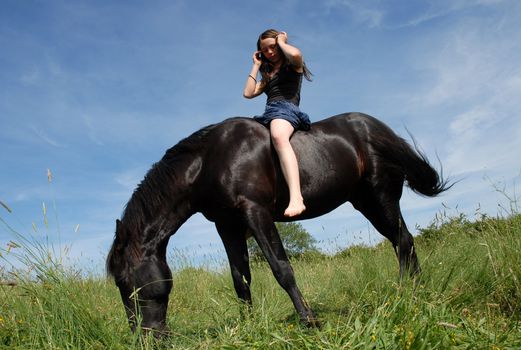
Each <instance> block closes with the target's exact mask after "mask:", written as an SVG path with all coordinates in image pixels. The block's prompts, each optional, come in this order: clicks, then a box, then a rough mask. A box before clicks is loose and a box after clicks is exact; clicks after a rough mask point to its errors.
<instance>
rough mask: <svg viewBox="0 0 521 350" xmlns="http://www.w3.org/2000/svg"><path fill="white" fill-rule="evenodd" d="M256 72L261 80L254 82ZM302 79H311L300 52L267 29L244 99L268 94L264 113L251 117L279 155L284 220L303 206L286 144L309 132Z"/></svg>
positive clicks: (294, 160)
mask: <svg viewBox="0 0 521 350" xmlns="http://www.w3.org/2000/svg"><path fill="white" fill-rule="evenodd" d="M259 73H260V75H261V80H260V81H257V75H258V74H259ZM302 76H304V77H305V78H306V79H307V80H311V72H310V71H309V70H308V69H307V68H306V65H305V64H304V60H303V58H302V53H301V52H300V50H299V49H298V48H296V47H295V46H292V45H290V44H288V35H287V34H286V33H285V32H278V31H276V30H274V29H269V30H267V31H265V32H264V33H262V34H261V35H260V36H259V39H258V40H257V51H255V53H254V54H253V67H252V68H251V71H250V75H249V76H248V78H247V80H246V85H245V86H244V93H243V94H244V97H246V98H253V97H256V96H259V95H260V94H261V93H263V92H264V93H266V95H268V100H267V102H266V110H265V111H264V114H263V115H262V116H259V117H255V119H256V120H257V121H259V122H260V123H262V124H264V125H266V126H268V127H269V129H270V134H271V140H272V143H273V146H274V147H275V150H276V151H277V154H278V156H279V160H280V164H281V168H282V173H283V174H284V178H285V179H286V183H287V184H288V188H289V205H288V207H287V208H286V210H285V211H284V215H285V216H288V217H292V216H297V215H300V214H301V213H302V212H303V211H304V210H306V206H305V205H304V199H303V197H302V193H301V192H300V178H299V170H298V163H297V158H296V156H295V152H294V151H293V148H292V147H291V144H290V143H289V139H290V137H291V135H292V134H293V132H294V131H295V130H298V129H300V130H309V127H310V121H309V117H308V115H307V114H306V113H303V112H301V111H300V109H299V107H298V106H299V103H300V87H301V85H302Z"/></svg>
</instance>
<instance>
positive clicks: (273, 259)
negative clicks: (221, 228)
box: [243, 202, 320, 327]
mask: <svg viewBox="0 0 521 350" xmlns="http://www.w3.org/2000/svg"><path fill="white" fill-rule="evenodd" d="M243 212H244V219H245V221H246V223H247V225H248V228H249V229H250V230H251V231H252V233H253V235H254V237H255V240H256V241H257V243H258V244H259V247H260V248H261V250H262V252H263V253H264V256H265V257H266V259H267V260H268V263H269V264H270V267H271V270H272V272H273V275H274V276H275V279H276V280H277V282H278V283H279V284H280V286H281V287H282V288H283V289H284V290H285V291H286V293H288V295H289V297H290V298H291V301H292V302H293V305H294V307H295V309H296V310H297V312H298V314H299V316H300V321H301V322H302V323H303V324H305V325H306V326H308V327H315V326H319V325H320V324H319V322H318V320H317V319H316V317H315V315H314V314H313V311H312V310H311V308H310V307H309V305H308V304H307V302H306V301H305V300H304V297H303V296H302V293H301V292H300V290H299V288H298V286H297V283H296V280H295V274H294V273H293V269H292V268H291V265H290V263H289V260H288V257H287V255H286V252H285V250H284V246H283V245H282V241H281V239H280V236H279V233H278V231H277V228H276V227H275V224H274V223H273V218H272V216H271V214H270V213H269V212H268V210H266V209H265V208H264V207H262V206H259V205H257V204H255V203H252V202H248V203H245V204H244V207H243Z"/></svg>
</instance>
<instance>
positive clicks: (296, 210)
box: [284, 200, 306, 218]
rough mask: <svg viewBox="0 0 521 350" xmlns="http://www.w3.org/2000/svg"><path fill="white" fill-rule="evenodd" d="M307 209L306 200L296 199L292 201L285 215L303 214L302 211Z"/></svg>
mask: <svg viewBox="0 0 521 350" xmlns="http://www.w3.org/2000/svg"><path fill="white" fill-rule="evenodd" d="M304 210H306V206H305V205H304V201H302V200H301V201H295V202H294V203H292V202H290V203H289V205H288V207H287V208H286V210H285V211H284V216H286V217H289V218H290V217H293V216H297V215H300V214H302V212H303V211H304Z"/></svg>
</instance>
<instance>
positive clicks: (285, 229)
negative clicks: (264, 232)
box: [248, 222, 318, 259]
mask: <svg viewBox="0 0 521 350" xmlns="http://www.w3.org/2000/svg"><path fill="white" fill-rule="evenodd" d="M275 225H276V226H277V230H278V231H279V234H280V238H281V239H282V244H283V245H284V248H285V249H286V254H287V255H288V257H290V258H292V257H296V256H301V255H302V254H304V253H308V252H318V249H317V247H316V243H317V241H316V240H315V239H314V238H313V237H312V236H311V235H310V234H309V232H308V231H307V230H306V229H305V228H304V227H303V226H302V225H301V224H299V223H297V222H288V223H285V222H277V223H275ZM248 251H249V253H250V257H251V258H252V259H259V258H264V254H262V251H261V249H260V247H259V246H258V244H257V242H256V241H255V239H254V238H251V239H250V240H249V242H248Z"/></svg>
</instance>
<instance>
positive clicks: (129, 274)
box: [107, 220, 172, 334]
mask: <svg viewBox="0 0 521 350" xmlns="http://www.w3.org/2000/svg"><path fill="white" fill-rule="evenodd" d="M130 233H131V232H129V228H128V227H127V226H126V225H125V224H124V223H123V222H121V221H119V220H117V221H116V238H115V240H114V243H113V245H112V248H111V250H110V252H109V255H108V258H107V271H108V273H109V274H110V275H112V276H113V277H114V280H115V282H116V285H117V287H118V289H119V292H120V294H121V299H122V301H123V304H124V305H125V311H126V313H127V318H128V321H129V323H130V326H131V328H132V330H135V329H136V327H137V326H140V327H141V328H142V329H144V330H152V331H158V333H157V334H162V333H163V332H164V331H165V330H166V310H167V306H168V294H169V293H170V290H171V289H172V275H171V272H170V269H169V268H168V266H167V264H166V262H165V261H164V260H162V259H160V258H159V257H158V256H156V255H155V254H152V255H150V256H147V255H146V254H145V253H144V252H146V249H147V247H146V244H143V243H142V242H140V240H139V239H137V238H138V237H139V236H135V235H130Z"/></svg>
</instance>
